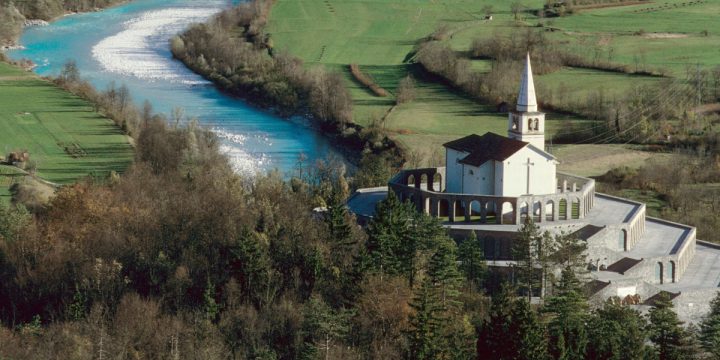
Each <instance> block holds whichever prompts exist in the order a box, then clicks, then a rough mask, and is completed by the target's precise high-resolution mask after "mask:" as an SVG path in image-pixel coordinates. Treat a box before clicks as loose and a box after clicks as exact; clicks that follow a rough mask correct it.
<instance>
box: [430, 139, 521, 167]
mask: <svg viewBox="0 0 720 360" xmlns="http://www.w3.org/2000/svg"><path fill="white" fill-rule="evenodd" d="M527 145H528V143H526V142H524V141H519V140H514V139H509V138H506V137H504V136H500V135H497V134H493V133H491V132H488V133H485V135H483V136H480V135H475V134H472V135H468V136H466V137H464V138H460V139H457V140H453V141H450V142H448V143H445V144H444V145H443V146H445V147H446V148H450V149H453V150H457V151H462V152H467V153H470V154H468V155H467V156H466V157H464V158H463V159H461V160H460V162H461V163H463V164H468V165H472V166H480V165H482V164H484V163H485V162H487V161H488V160H495V161H504V160H505V159H507V158H509V157H510V156H512V155H513V154H515V153H516V152H518V150H520V149H522V148H524V147H525V146H527Z"/></svg>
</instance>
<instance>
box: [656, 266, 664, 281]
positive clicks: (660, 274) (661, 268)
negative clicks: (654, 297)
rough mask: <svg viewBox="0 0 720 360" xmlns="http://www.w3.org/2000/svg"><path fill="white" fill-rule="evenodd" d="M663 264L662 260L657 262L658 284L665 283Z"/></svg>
mask: <svg viewBox="0 0 720 360" xmlns="http://www.w3.org/2000/svg"><path fill="white" fill-rule="evenodd" d="M663 275H664V273H663V264H662V263H661V262H659V263H657V264H655V282H656V283H658V284H662V283H663Z"/></svg>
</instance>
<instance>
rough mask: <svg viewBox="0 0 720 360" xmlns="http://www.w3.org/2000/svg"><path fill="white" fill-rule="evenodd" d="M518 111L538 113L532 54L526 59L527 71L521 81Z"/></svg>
mask: <svg viewBox="0 0 720 360" xmlns="http://www.w3.org/2000/svg"><path fill="white" fill-rule="evenodd" d="M517 111H521V112H536V111H537V99H535V83H534V82H533V74H532V67H531V66H530V53H528V54H527V56H526V57H525V71H523V73H522V80H520V93H518V98H517Z"/></svg>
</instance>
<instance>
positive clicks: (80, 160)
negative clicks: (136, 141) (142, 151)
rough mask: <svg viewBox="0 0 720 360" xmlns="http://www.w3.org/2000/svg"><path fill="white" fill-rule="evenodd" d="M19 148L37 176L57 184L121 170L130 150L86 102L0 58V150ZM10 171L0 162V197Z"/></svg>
mask: <svg viewBox="0 0 720 360" xmlns="http://www.w3.org/2000/svg"><path fill="white" fill-rule="evenodd" d="M25 150H26V151H28V152H29V153H30V160H31V161H32V162H34V163H35V164H36V167H37V176H39V177H41V178H43V179H45V180H48V181H51V182H54V183H60V184H67V183H70V182H73V181H75V180H77V179H78V178H80V177H84V176H87V175H94V176H105V175H107V174H108V173H109V172H110V171H112V170H114V171H122V170H124V169H125V168H126V167H127V166H128V164H130V162H131V161H132V156H133V155H132V148H131V146H130V143H129V141H128V138H127V137H126V136H125V135H123V134H122V132H121V131H120V129H119V128H118V127H117V126H115V125H114V124H113V122H112V121H110V120H109V119H107V118H105V117H103V116H102V115H100V114H98V113H96V112H94V111H93V107H92V106H91V105H90V104H89V103H88V102H86V101H85V100H82V99H80V98H78V97H76V96H74V95H72V94H70V93H68V92H66V91H63V90H62V89H59V88H57V87H56V86H55V85H53V84H51V83H49V82H48V81H46V80H43V79H40V78H38V77H37V76H35V75H33V74H30V73H27V72H23V71H21V70H19V69H17V68H15V67H12V66H10V65H8V64H4V63H0V151H2V156H3V157H5V156H7V154H8V153H9V152H11V151H25ZM15 176H18V170H17V168H14V167H10V166H0V199H3V198H7V197H8V192H7V187H8V186H9V185H10V184H11V183H12V178H13V177H15Z"/></svg>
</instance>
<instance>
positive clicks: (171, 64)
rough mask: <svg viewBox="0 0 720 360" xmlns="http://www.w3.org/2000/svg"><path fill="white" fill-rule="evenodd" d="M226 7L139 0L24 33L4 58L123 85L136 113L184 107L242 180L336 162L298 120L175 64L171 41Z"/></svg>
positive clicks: (99, 83) (215, 2) (215, 1)
mask: <svg viewBox="0 0 720 360" xmlns="http://www.w3.org/2000/svg"><path fill="white" fill-rule="evenodd" d="M229 5H230V3H229V2H228V1H227V0H225V1H219V0H203V1H199V0H194V1H193V0H136V1H133V2H130V3H128V4H125V5H121V6H117V7H113V8H110V9H106V10H104V11H101V12H93V13H85V14H75V15H69V16H65V17H63V18H60V19H58V20H56V21H53V22H52V23H50V25H49V26H36V27H29V28H27V29H25V31H24V33H23V35H22V38H21V44H22V46H24V49H21V50H13V51H9V52H8V55H9V56H10V57H11V58H13V59H20V58H27V59H30V60H32V61H33V62H34V63H35V64H37V67H36V68H35V71H36V72H37V73H38V74H40V75H57V74H58V73H59V72H60V70H61V69H62V67H63V65H64V64H65V63H66V62H67V60H69V59H74V60H75V61H76V62H77V64H78V67H79V69H80V72H81V75H82V77H83V78H85V79H87V80H88V81H90V82H91V83H92V84H93V85H94V86H95V87H97V88H98V89H100V90H102V89H105V88H107V87H108V86H109V85H110V84H111V83H114V84H115V85H117V86H119V85H122V84H125V85H126V86H127V87H128V89H129V90H130V93H131V94H132V96H133V100H134V101H135V103H136V104H137V105H138V106H141V104H142V102H143V101H145V100H148V101H150V103H151V104H152V105H153V108H154V110H155V111H158V112H163V113H165V114H168V113H169V112H170V111H171V109H173V108H175V107H181V108H183V109H184V111H185V115H186V116H187V117H197V118H198V120H199V121H200V123H201V124H202V125H203V126H206V127H207V128H210V129H212V130H213V131H214V132H215V133H216V134H217V135H218V136H219V137H220V138H221V140H222V146H221V150H222V151H223V152H224V153H225V154H227V156H228V157H229V158H230V160H231V162H232V164H233V167H234V168H235V169H236V170H237V171H238V172H240V173H245V174H254V173H257V172H264V171H267V170H273V169H278V170H280V171H281V172H283V173H284V174H285V175H286V176H287V175H289V174H290V173H291V172H292V171H293V170H294V169H296V168H297V164H298V160H299V159H300V157H301V156H302V157H303V158H305V160H304V164H311V163H313V162H314V161H315V160H316V159H323V158H327V157H328V156H329V155H330V154H334V155H337V154H336V152H335V151H333V149H332V148H331V145H330V144H329V142H328V140H327V139H326V138H324V137H322V136H320V135H319V134H317V133H316V132H315V131H314V130H312V129H310V128H309V127H308V126H307V124H306V122H304V121H302V120H301V119H295V120H293V121H290V120H287V119H282V118H280V117H278V116H276V115H274V114H272V113H271V112H268V111H265V110H262V109H258V108H256V107H253V106H251V105H249V104H247V103H245V102H244V101H242V100H239V99H235V98H232V97H230V96H227V95H225V94H223V93H221V92H219V91H218V90H216V89H215V88H214V86H213V85H212V84H211V83H209V82H208V81H206V80H204V79H203V78H201V77H200V76H198V75H197V74H195V73H193V72H191V71H190V70H188V69H187V68H185V66H184V65H183V64H182V63H180V62H178V61H176V60H173V59H172V55H171V54H170V50H169V45H168V44H169V39H170V38H171V37H172V36H173V35H174V34H176V33H178V32H180V31H182V30H183V29H184V28H186V27H187V26H188V25H189V24H191V23H195V22H202V21H204V20H206V19H207V18H208V17H210V16H211V15H212V14H215V13H217V12H218V11H220V10H222V9H223V8H225V7H227V6H229Z"/></svg>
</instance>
